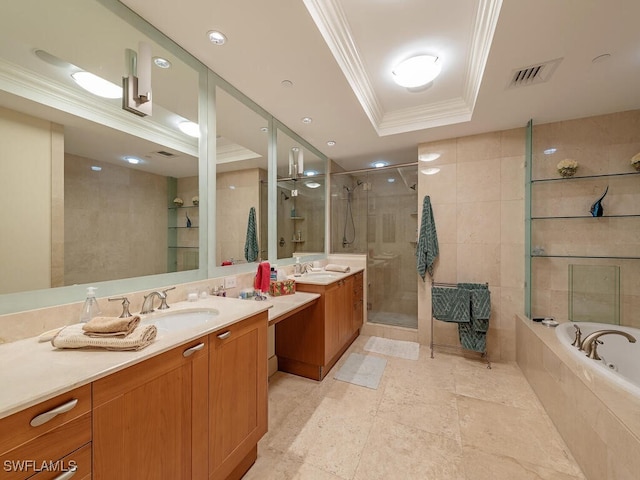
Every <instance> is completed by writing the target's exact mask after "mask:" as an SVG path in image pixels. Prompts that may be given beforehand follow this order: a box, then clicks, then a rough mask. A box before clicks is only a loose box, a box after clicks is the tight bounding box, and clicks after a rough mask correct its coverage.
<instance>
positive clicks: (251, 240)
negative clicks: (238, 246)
mask: <svg viewBox="0 0 640 480" xmlns="http://www.w3.org/2000/svg"><path fill="white" fill-rule="evenodd" d="M259 253H260V251H259V250H258V237H257V235H256V209H255V208H253V207H251V209H250V210H249V222H248V224H247V239H246V240H245V242H244V258H245V259H246V260H247V262H255V261H256V260H257V259H258V254H259Z"/></svg>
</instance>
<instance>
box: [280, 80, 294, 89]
mask: <svg viewBox="0 0 640 480" xmlns="http://www.w3.org/2000/svg"><path fill="white" fill-rule="evenodd" d="M280 85H281V86H283V87H285V88H289V87H293V82H292V81H291V80H282V81H281V82H280Z"/></svg>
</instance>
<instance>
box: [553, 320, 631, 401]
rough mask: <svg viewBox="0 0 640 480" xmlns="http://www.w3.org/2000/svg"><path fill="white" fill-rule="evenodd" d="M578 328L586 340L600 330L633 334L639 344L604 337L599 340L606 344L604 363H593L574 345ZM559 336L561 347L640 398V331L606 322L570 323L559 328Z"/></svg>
mask: <svg viewBox="0 0 640 480" xmlns="http://www.w3.org/2000/svg"><path fill="white" fill-rule="evenodd" d="M574 326H578V327H580V331H581V332H582V339H584V338H585V337H586V336H587V335H589V334H590V333H592V332H595V331H598V330H619V331H623V332H626V333H628V334H631V335H633V336H634V337H635V338H636V340H637V342H636V343H630V342H629V340H627V339H626V338H625V337H623V336H622V335H603V336H601V337H599V340H600V341H602V342H603V343H602V345H598V355H599V356H600V358H601V360H593V359H591V358H589V357H587V355H586V354H585V352H583V351H581V350H578V349H577V348H576V347H574V346H572V345H571V343H572V342H573V340H574V338H575V327H574ZM556 336H557V337H558V340H559V341H560V344H561V345H563V346H565V347H567V348H568V349H569V350H570V351H571V352H572V353H573V354H574V355H576V356H577V357H579V358H580V359H581V360H582V361H584V363H585V365H587V366H588V367H592V368H594V369H595V370H596V371H598V372H600V373H601V374H603V375H607V376H609V379H610V380H612V381H614V382H616V383H618V384H619V385H620V386H622V387H623V388H625V389H626V390H628V391H630V392H631V393H633V394H635V395H637V396H638V397H640V329H637V328H631V327H622V326H618V325H611V324H606V323H590V322H566V323H561V324H560V325H558V327H556Z"/></svg>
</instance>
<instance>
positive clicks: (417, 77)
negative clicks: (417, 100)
mask: <svg viewBox="0 0 640 480" xmlns="http://www.w3.org/2000/svg"><path fill="white" fill-rule="evenodd" d="M441 69H442V66H441V64H440V62H438V57H434V56H433V55H417V56H415V57H411V58H408V59H406V60H404V61H402V62H400V63H399V64H398V65H397V66H396V67H395V68H394V69H393V70H392V72H391V73H392V76H393V81H394V82H396V83H397V84H398V85H400V86H401V87H405V88H416V87H422V86H423V85H426V84H427V83H430V82H432V81H433V80H434V79H435V78H436V77H437V76H438V75H439V74H440V71H441Z"/></svg>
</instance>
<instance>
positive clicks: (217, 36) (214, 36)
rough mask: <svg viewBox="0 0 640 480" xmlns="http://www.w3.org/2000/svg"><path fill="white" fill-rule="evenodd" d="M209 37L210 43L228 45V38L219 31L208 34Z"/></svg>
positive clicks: (211, 31)
mask: <svg viewBox="0 0 640 480" xmlns="http://www.w3.org/2000/svg"><path fill="white" fill-rule="evenodd" d="M207 37H208V38H209V41H210V42H211V43H213V44H214V45H224V44H225V43H227V37H226V35H225V34H224V33H222V32H219V31H218V30H210V31H208V32H207Z"/></svg>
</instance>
